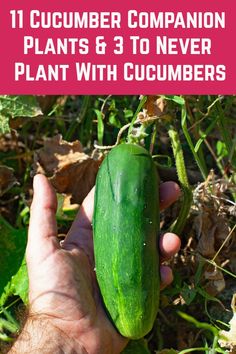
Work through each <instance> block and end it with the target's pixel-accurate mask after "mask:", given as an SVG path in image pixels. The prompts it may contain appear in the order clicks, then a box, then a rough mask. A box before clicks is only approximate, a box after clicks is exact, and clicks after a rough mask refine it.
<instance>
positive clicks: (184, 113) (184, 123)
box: [181, 105, 208, 179]
mask: <svg viewBox="0 0 236 354" xmlns="http://www.w3.org/2000/svg"><path fill="white" fill-rule="evenodd" d="M181 125H182V129H183V133H184V136H185V138H186V140H187V142H188V145H189V147H190V149H191V151H192V154H193V156H194V158H195V161H196V163H197V164H198V167H199V169H200V171H201V174H202V176H203V178H204V179H206V178H207V175H208V172H207V170H206V168H205V167H204V164H203V163H202V161H201V159H200V158H199V156H198V154H197V153H196V151H195V148H194V145H193V142H192V139H191V137H190V135H189V132H188V128H187V111H186V106H185V105H182V110H181Z"/></svg>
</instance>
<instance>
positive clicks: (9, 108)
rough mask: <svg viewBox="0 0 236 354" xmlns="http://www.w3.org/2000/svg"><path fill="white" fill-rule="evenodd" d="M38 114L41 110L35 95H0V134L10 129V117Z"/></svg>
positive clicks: (34, 115) (40, 113)
mask: <svg viewBox="0 0 236 354" xmlns="http://www.w3.org/2000/svg"><path fill="white" fill-rule="evenodd" d="M39 115H42V111H41V109H40V107H39V104H38V102H37V100H36V98H35V96H8V95H3V96H0V134H5V133H8V132H9V131H10V125H9V122H10V119H11V118H16V117H30V118H31V117H36V116H39Z"/></svg>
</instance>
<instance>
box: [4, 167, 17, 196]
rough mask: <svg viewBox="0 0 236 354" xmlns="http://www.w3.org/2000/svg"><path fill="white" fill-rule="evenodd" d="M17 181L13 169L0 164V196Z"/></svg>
mask: <svg viewBox="0 0 236 354" xmlns="http://www.w3.org/2000/svg"><path fill="white" fill-rule="evenodd" d="M17 183H18V182H17V180H16V178H15V176H14V170H13V169H12V168H10V167H7V166H0V196H2V195H3V194H4V193H6V192H7V191H8V190H9V189H10V188H11V187H13V186H14V185H15V184H17Z"/></svg>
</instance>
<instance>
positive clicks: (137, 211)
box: [93, 144, 160, 339]
mask: <svg viewBox="0 0 236 354" xmlns="http://www.w3.org/2000/svg"><path fill="white" fill-rule="evenodd" d="M158 191H159V186H158V175H157V171H156V167H155V164H154V162H153V160H152V157H151V155H150V154H149V152H148V151H147V150H145V149H144V148H143V147H141V146H139V145H136V144H121V145H118V146H116V147H115V148H113V149H112V150H111V151H110V153H109V154H108V155H107V156H106V158H105V159H104V161H103V163H102V165H101V167H100V169H99V172H98V175H97V180H96V191H95V209H94V219H93V227H94V252H95V267H96V275H97V280H98V284H99V287H100V291H101V294H102V298H103V301H104V305H105V307H106V310H107V312H108V314H109V316H110V318H111V319H112V321H113V323H114V325H115V326H116V328H117V330H118V331H119V332H120V334H122V335H123V336H125V337H127V338H131V339H138V338H141V337H143V336H144V335H146V334H147V333H148V332H149V331H150V330H151V329H152V327H153V324H154V321H155V318H156V315H157V311H158V306H159V290H160V288H159V287H160V275H159V257H158V249H157V244H158V241H157V236H158V233H159V197H158Z"/></svg>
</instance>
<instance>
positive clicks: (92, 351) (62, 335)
mask: <svg viewBox="0 0 236 354" xmlns="http://www.w3.org/2000/svg"><path fill="white" fill-rule="evenodd" d="M179 194H180V190H179V188H178V186H177V185H176V184H175V183H173V182H166V183H163V184H162V185H161V187H160V207H161V208H162V209H163V208H166V207H168V206H169V205H170V204H172V203H173V202H174V201H175V200H176V199H177V198H178V197H179ZM93 198H94V189H93V190H92V191H91V192H90V193H89V195H88V196H87V197H86V199H85V200H84V202H83V205H82V206H81V207H80V211H79V213H78V215H77V217H76V219H75V221H74V223H73V224H72V227H71V229H70V231H69V233H68V235H67V237H66V239H65V241H64V242H63V246H62V247H61V245H60V243H59V241H58V238H57V225H56V218H55V212H56V208H57V201H56V195H55V192H54V190H53V188H52V187H51V185H50V183H49V182H48V180H47V179H46V177H45V176H43V175H37V176H35V178H34V197H33V203H32V207H31V218H30V227H29V236H28V244H27V252H26V257H27V265H28V274H29V302H30V309H29V321H31V323H34V329H33V332H34V335H35V333H36V330H37V321H39V322H38V323H40V328H41V330H40V331H41V334H40V339H34V346H35V347H37V346H38V345H39V344H40V345H42V341H43V337H45V336H46V338H47V339H48V340H46V341H45V340H44V342H43V343H44V347H45V343H47V344H46V347H47V348H49V346H50V345H52V342H53V341H57V344H58V346H61V348H66V349H63V350H62V351H59V350H58V353H64V352H66V353H82V354H83V353H86V354H100V353H101V354H117V353H120V352H121V351H122V350H123V348H124V347H125V345H126V344H127V339H125V338H124V337H122V336H121V335H120V334H119V333H118V332H117V331H116V329H115V328H114V327H113V325H112V324H111V322H110V321H109V319H108V317H107V315H106V313H105V311H104V308H103V306H102V302H101V298H100V295H99V289H98V286H97V283H96V277H95V272H94V259H93V240H92V227H91V222H92V215H93ZM179 247H180V240H179V238H178V237H177V236H176V235H174V234H171V233H167V234H165V235H164V236H162V237H161V239H160V251H161V257H162V259H168V258H169V257H171V256H172V255H174V254H175V253H176V252H177V251H178V249H179ZM161 279H162V287H163V286H165V285H168V284H169V283H170V282H171V281H172V272H171V270H170V268H168V267H164V266H161ZM30 319H31V320H30ZM29 321H28V325H27V330H28V331H29V332H32V325H30V324H29ZM42 331H43V332H42ZM44 332H45V333H44ZM53 332H55V333H56V334H57V336H54V337H52V338H51V336H53V335H54V334H53ZM36 336H37V334H36ZM50 338H51V339H50ZM46 347H45V348H46ZM50 348H52V347H50ZM50 348H49V349H50ZM59 348H60V347H59ZM49 349H45V351H43V350H42V349H40V353H49V352H53V353H57V351H56V350H55V349H53V351H52V350H51V349H50V350H51V351H49ZM31 350H32V349H31ZM31 352H33V350H32V351H31ZM35 352H36V351H35ZM21 353H25V351H23V350H22V349H21Z"/></svg>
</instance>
